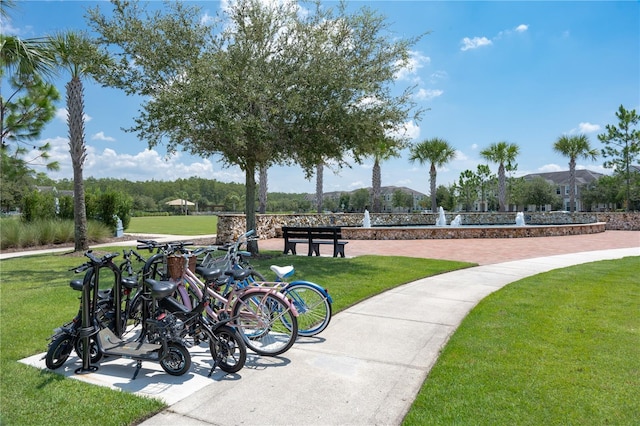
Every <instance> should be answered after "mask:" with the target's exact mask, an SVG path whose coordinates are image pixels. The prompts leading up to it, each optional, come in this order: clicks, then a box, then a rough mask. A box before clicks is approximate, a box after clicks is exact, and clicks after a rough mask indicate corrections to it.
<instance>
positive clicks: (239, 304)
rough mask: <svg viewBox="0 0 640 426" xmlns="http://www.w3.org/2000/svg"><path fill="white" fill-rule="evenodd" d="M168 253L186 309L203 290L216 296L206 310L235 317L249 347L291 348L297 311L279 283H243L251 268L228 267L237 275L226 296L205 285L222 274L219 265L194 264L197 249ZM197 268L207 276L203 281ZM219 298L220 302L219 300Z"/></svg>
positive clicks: (269, 351)
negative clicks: (260, 285) (272, 284)
mask: <svg viewBox="0 0 640 426" xmlns="http://www.w3.org/2000/svg"><path fill="white" fill-rule="evenodd" d="M182 251H183V253H181V254H179V255H177V254H173V255H170V256H168V257H167V266H168V269H169V275H170V277H171V280H173V281H176V283H177V284H178V289H177V292H178V294H177V296H178V297H176V298H177V299H178V300H180V301H181V302H182V304H183V305H185V306H186V307H187V309H191V308H192V306H193V305H194V302H195V303H197V302H199V301H200V300H201V299H202V298H203V296H204V292H207V294H208V295H209V296H210V297H211V298H212V299H213V300H212V303H211V304H210V305H209V306H208V307H207V308H206V313H207V315H209V316H210V317H211V318H213V319H215V320H219V319H226V318H229V317H231V318H232V319H233V321H232V322H230V323H229V324H233V325H234V326H235V327H237V329H238V331H239V333H240V335H241V336H242V338H243V340H244V342H245V343H246V345H247V347H248V348H249V349H251V350H252V351H254V352H255V353H257V354H259V355H266V356H275V355H280V354H282V353H284V352H286V351H287V350H289V349H290V348H291V347H292V346H293V344H294V342H295V341H296V338H297V337H298V319H297V317H298V311H297V310H296V308H295V306H293V304H292V303H291V301H290V300H288V299H287V298H286V297H285V296H284V295H283V294H282V292H281V291H279V289H278V287H277V286H273V287H266V286H263V287H257V286H248V287H247V286H242V285H241V284H240V283H241V282H242V281H243V280H244V279H246V277H247V276H248V274H250V273H251V271H250V270H242V269H241V270H229V271H224V273H225V274H227V275H229V276H232V277H233V278H234V282H235V283H236V284H235V285H233V286H232V288H231V291H230V292H229V293H228V294H226V295H225V296H223V295H221V294H219V293H217V292H215V291H214V290H213V289H212V288H211V286H207V285H205V282H207V281H213V280H215V279H216V278H218V277H219V275H220V270H219V269H207V268H203V267H197V268H196V267H195V258H196V253H197V251H193V252H191V251H188V250H185V249H184V248H183V250H182ZM196 271H197V272H198V274H200V275H201V276H202V278H203V279H204V280H205V282H203V281H201V280H200V278H198V276H197V275H196V274H195V272H196ZM216 302H217V303H216Z"/></svg>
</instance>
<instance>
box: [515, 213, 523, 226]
mask: <svg viewBox="0 0 640 426" xmlns="http://www.w3.org/2000/svg"><path fill="white" fill-rule="evenodd" d="M524 225H525V223H524V213H523V212H518V213H516V226H524Z"/></svg>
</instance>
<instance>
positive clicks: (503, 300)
mask: <svg viewBox="0 0 640 426" xmlns="http://www.w3.org/2000/svg"><path fill="white" fill-rule="evenodd" d="M638 389H640V258H638V257H630V258H625V259H622V260H615V261H602V262H596V263H590V264H586V265H582V266H575V267H570V268H566V269H560V270H555V271H551V272H548V273H544V274H540V275H536V276H535V277H531V278H527V279H524V280H521V281H518V282H515V283H512V284H510V285H508V286H507V287H505V288H503V289H502V290H500V291H498V292H496V293H494V294H492V295H490V296H489V297H487V298H485V299H484V300H483V301H482V302H481V303H480V304H479V305H478V306H477V307H476V308H475V309H473V311H472V312H471V313H470V314H469V315H468V316H467V317H466V318H465V320H464V321H463V323H462V324H461V325H460V327H459V328H458V330H457V331H456V332H455V334H454V335H453V337H452V338H451V340H450V341H449V342H448V344H447V345H446V347H445V349H444V351H443V353H442V354H441V356H440V357H439V359H438V361H437V363H436V365H435V366H434V368H433V369H432V371H431V373H430V374H429V377H428V379H427V380H426V381H425V383H424V385H423V387H422V390H421V391H420V394H419V395H418V397H417V399H416V401H415V402H414V404H413V407H412V409H411V411H410V412H409V414H408V415H407V417H406V419H405V421H404V425H451V424H456V425H606V424H612V425H632V424H635V425H637V424H639V423H638V422H639V419H640V399H638Z"/></svg>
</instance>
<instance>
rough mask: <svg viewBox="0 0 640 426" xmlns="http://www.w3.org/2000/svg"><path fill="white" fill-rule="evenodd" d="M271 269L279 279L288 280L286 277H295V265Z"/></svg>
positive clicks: (275, 266) (272, 267)
mask: <svg viewBox="0 0 640 426" xmlns="http://www.w3.org/2000/svg"><path fill="white" fill-rule="evenodd" d="M270 269H271V270H272V271H273V272H274V273H275V274H276V275H277V276H278V278H280V279H281V280H282V279H284V278H286V277H290V276H291V275H293V272H294V268H293V265H289V266H278V265H271V267H270Z"/></svg>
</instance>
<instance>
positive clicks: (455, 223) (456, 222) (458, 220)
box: [451, 214, 462, 227]
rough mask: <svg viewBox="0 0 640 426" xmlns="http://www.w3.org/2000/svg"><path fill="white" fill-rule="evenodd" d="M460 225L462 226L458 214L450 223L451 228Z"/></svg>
mask: <svg viewBox="0 0 640 426" xmlns="http://www.w3.org/2000/svg"><path fill="white" fill-rule="evenodd" d="M460 225H462V217H461V216H460V215H459V214H458V215H456V217H454V218H453V220H452V221H451V226H453V227H457V226H460Z"/></svg>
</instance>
